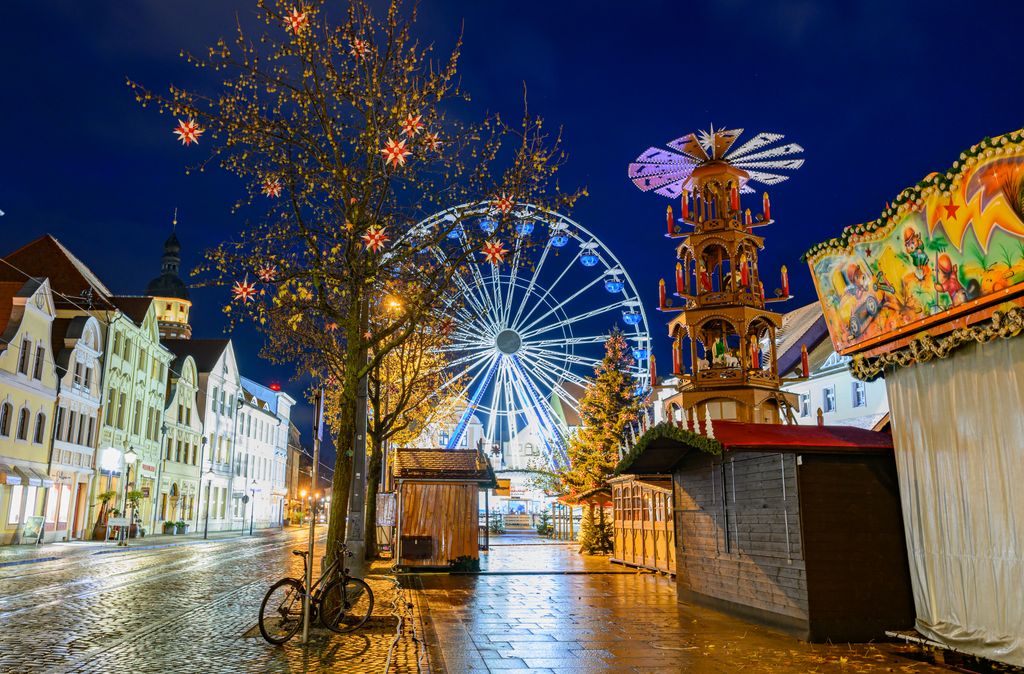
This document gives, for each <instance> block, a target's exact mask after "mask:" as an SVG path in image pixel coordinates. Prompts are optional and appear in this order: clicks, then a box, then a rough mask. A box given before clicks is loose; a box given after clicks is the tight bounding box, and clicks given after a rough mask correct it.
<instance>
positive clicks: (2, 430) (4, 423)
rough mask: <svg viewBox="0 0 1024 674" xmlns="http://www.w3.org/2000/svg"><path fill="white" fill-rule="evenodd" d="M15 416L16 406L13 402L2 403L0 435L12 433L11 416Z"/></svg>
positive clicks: (0, 408) (0, 409)
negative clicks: (13, 405) (14, 406)
mask: <svg viewBox="0 0 1024 674" xmlns="http://www.w3.org/2000/svg"><path fill="white" fill-rule="evenodd" d="M12 416H14V408H13V407H12V406H11V403H4V404H3V405H0V435H4V436H9V435H10V434H11V417H12Z"/></svg>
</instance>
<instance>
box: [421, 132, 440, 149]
mask: <svg viewBox="0 0 1024 674" xmlns="http://www.w3.org/2000/svg"><path fill="white" fill-rule="evenodd" d="M423 144H424V145H426V146H427V148H428V149H430V150H433V151H434V152H437V151H438V150H440V149H441V139H440V138H438V137H437V134H436V133H428V134H427V135H425V136H423Z"/></svg>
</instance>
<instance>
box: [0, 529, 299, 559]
mask: <svg viewBox="0 0 1024 674" xmlns="http://www.w3.org/2000/svg"><path fill="white" fill-rule="evenodd" d="M293 529H294V527H289V528H282V527H274V528H268V529H255V530H253V538H259V537H263V536H273V535H276V534H280V533H282V532H286V531H291V530H293ZM243 537H244V538H248V537H249V530H248V529H245V530H244V531H243V530H238V529H235V530H233V531H211V532H209V535H208V537H207V538H206V539H204V538H203V532H201V531H200V532H198V533H189V534H181V535H180V536H179V535H171V534H152V535H147V536H146V537H144V538H132V539H130V540H129V541H128V547H124V546H118V545H117V542H116V541H112V540H111V541H62V542H58V543H43V544H40V545H3V546H0V568H3V567H8V566H18V565H21V564H34V563H41V562H50V561H54V560H57V559H64V558H66V557H73V556H79V555H98V554H113V553H118V552H129V551H131V550H152V549H154V548H167V547H172V546H175V545H195V544H198V543H204V542H205V543H213V542H217V541H223V540H229V539H232V538H243Z"/></svg>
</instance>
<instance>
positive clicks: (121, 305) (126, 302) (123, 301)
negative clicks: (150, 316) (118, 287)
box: [110, 295, 153, 325]
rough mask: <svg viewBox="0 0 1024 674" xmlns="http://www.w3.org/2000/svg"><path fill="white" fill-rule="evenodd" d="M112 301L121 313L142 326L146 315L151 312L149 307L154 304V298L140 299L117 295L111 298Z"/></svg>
mask: <svg viewBox="0 0 1024 674" xmlns="http://www.w3.org/2000/svg"><path fill="white" fill-rule="evenodd" d="M110 300H111V301H112V302H113V303H114V306H116V307H117V308H118V309H120V310H121V313H122V314H124V315H125V316H127V317H128V318H130V319H132V322H134V323H135V324H136V325H142V322H143V321H145V320H146V313H147V312H148V311H149V305H151V304H153V298H152V297H138V296H133V295H116V296H114V297H111V298H110Z"/></svg>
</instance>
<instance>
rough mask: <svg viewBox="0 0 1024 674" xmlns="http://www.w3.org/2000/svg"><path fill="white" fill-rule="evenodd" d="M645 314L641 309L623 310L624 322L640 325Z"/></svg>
mask: <svg viewBox="0 0 1024 674" xmlns="http://www.w3.org/2000/svg"><path fill="white" fill-rule="evenodd" d="M643 318H644V317H643V315H642V314H641V313H640V312H639V311H633V310H631V309H628V310H626V311H623V312H622V322H623V323H625V324H626V325H640V321H642V320H643Z"/></svg>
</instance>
